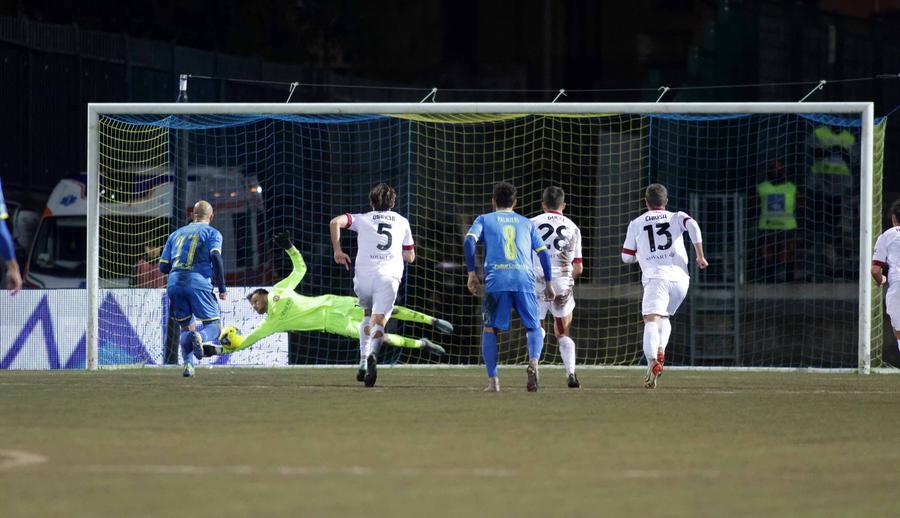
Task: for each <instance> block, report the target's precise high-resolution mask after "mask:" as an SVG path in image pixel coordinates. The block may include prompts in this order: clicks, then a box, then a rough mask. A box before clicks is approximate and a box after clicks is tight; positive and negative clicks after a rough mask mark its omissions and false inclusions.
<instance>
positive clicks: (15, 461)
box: [0, 450, 47, 470]
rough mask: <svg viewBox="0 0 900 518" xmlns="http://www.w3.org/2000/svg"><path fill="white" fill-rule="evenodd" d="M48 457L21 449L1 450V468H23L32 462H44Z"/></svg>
mask: <svg viewBox="0 0 900 518" xmlns="http://www.w3.org/2000/svg"><path fill="white" fill-rule="evenodd" d="M45 462H47V457H45V456H44V455H38V454H37V453H29V452H27V451H19V450H0V470H3V469H12V468H21V467H22V466H29V465H31V464H43V463H45Z"/></svg>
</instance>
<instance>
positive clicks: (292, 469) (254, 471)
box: [60, 464, 518, 478]
mask: <svg viewBox="0 0 900 518" xmlns="http://www.w3.org/2000/svg"><path fill="white" fill-rule="evenodd" d="M60 469H62V470H64V471H74V472H80V473H124V474H133V475H256V476H258V475H279V476H284V477H310V476H329V475H355V476H366V475H400V476H409V477H419V476H423V475H437V476H466V477H479V478H497V477H510V476H515V475H517V474H518V473H517V472H515V471H514V470H510V469H504V468H413V467H407V468H388V469H377V468H371V467H367V466H345V467H335V468H330V467H325V466H274V467H265V466H249V465H236V466H198V465H189V464H158V465H154V464H121V465H120V464H89V465H82V466H66V467H61V468H60Z"/></svg>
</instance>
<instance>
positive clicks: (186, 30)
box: [0, 0, 900, 205]
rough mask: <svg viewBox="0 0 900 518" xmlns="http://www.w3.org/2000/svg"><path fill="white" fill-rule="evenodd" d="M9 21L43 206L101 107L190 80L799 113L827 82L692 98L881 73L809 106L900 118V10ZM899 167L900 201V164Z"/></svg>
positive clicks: (7, 6)
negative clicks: (775, 108) (856, 106)
mask: <svg viewBox="0 0 900 518" xmlns="http://www.w3.org/2000/svg"><path fill="white" fill-rule="evenodd" d="M0 15H6V16H5V17H2V18H0V78H2V81H0V93H2V95H3V98H4V99H5V100H6V102H4V103H3V106H2V107H0V110H2V115H3V116H4V120H5V121H7V124H5V125H4V126H3V128H2V130H0V133H2V134H0V152H2V153H0V156H2V159H0V175H2V177H3V180H4V184H5V186H6V189H7V190H8V191H9V192H8V193H7V194H8V196H9V197H10V198H19V199H22V200H23V202H24V203H25V204H26V205H27V204H40V203H41V202H42V200H40V198H41V197H42V196H46V194H47V193H48V192H49V190H50V189H52V187H53V185H55V184H56V182H57V181H58V180H59V179H60V178H63V177H66V176H69V175H71V174H74V173H77V172H80V171H82V170H84V167H85V165H84V160H85V141H84V138H85V137H84V133H85V132H84V120H85V118H84V115H85V105H86V103H87V102H91V101H135V102H153V101H173V100H174V99H175V96H176V88H177V86H176V85H177V75H178V74H179V73H189V74H192V75H194V76H207V77H209V76H211V77H215V78H217V79H200V78H198V77H195V78H193V79H192V80H191V83H190V91H189V94H190V95H189V97H190V100H192V101H284V100H285V99H286V98H287V93H288V89H289V86H288V83H290V82H293V81H298V82H300V83H301V85H300V87H299V88H298V89H297V90H296V92H295V94H294V95H293V97H292V100H293V101H324V100H369V101H418V100H419V99H421V98H422V97H424V95H425V94H426V93H427V92H428V91H429V90H430V89H431V87H438V88H439V89H440V90H439V93H438V101H439V102H440V101H458V100H479V101H490V100H505V101H515V100H547V101H549V100H552V98H553V97H555V95H556V91H557V90H558V89H560V88H565V89H566V90H567V96H566V97H564V98H562V100H563V101H648V100H655V99H656V97H657V96H658V93H657V91H656V89H657V87H659V86H662V85H666V86H670V87H672V88H673V90H672V91H670V92H669V93H668V94H667V95H666V97H665V100H670V101H675V100H678V101H723V100H741V101H789V100H798V99H800V98H801V97H803V96H804V95H805V94H806V93H807V92H808V91H809V90H810V89H811V86H810V85H809V84H802V85H782V86H769V87H743V88H741V87H738V88H713V89H708V88H707V89H690V88H687V89H679V87H695V86H707V87H708V86H714V85H734V84H755V83H792V82H801V81H816V80H818V79H837V78H860V77H864V78H869V79H867V80H864V81H855V82H845V83H834V82H832V83H829V84H828V85H826V87H825V88H824V89H823V90H821V91H818V92H816V93H815V94H814V95H813V96H811V97H810V100H819V101H856V100H873V101H875V103H876V113H877V114H878V115H883V114H886V113H887V112H888V111H889V110H891V109H892V108H893V107H894V106H897V105H900V93H898V89H897V84H900V83H897V81H896V80H890V79H875V76H876V75H878V74H882V73H886V74H893V75H894V76H896V75H897V73H898V72H900V31H898V30H897V29H898V28H900V1H897V0H894V1H884V0H880V1H871V2H866V1H853V0H848V1H838V0H818V1H795V2H765V1H764V2H749V1H737V0H719V1H715V0H704V1H701V0H673V1H664V0H636V1H633V2H590V1H586V0H564V1H550V0H543V1H542V0H524V1H495V2H479V1H476V0H415V1H414V0H406V1H400V2H391V3H389V5H381V3H379V2H369V1H364V0H341V1H333V2H332V1H325V0H267V1H262V2H253V3H248V2H240V1H237V0H225V1H214V0H205V1H203V0H197V1H180V2H175V1H171V0H162V1H157V2H138V3H129V4H128V7H127V8H124V7H123V6H122V4H121V2H113V1H108V0H96V1H92V2H76V1H68V2H60V1H49V0H37V1H28V2H25V1H18V2H10V1H7V2H3V3H0ZM224 78H230V79H234V80H226V79H224ZM240 79H244V80H252V81H259V80H262V81H274V82H281V83H276V84H273V83H258V82H240V81H235V80H240ZM310 85H329V86H310ZM335 85H358V86H357V87H355V88H351V87H346V86H335ZM361 85H367V86H369V87H371V86H385V87H387V86H405V87H409V88H410V89H408V90H407V89H392V88H362V87H361ZM416 87H417V88H416ZM608 89H619V90H618V91H608ZM486 90H493V91H486ZM496 90H518V91H515V92H511V91H496ZM522 90H532V91H522ZM534 90H538V91H534ZM585 90H589V91H585ZM596 90H604V91H596ZM888 131H889V135H888V139H889V141H892V139H893V138H895V137H894V135H897V136H900V134H898V133H897V132H898V131H900V126H896V125H893V126H892V125H889V128H888ZM885 165H886V168H885V171H886V175H885V178H886V179H887V183H886V185H885V188H886V191H888V193H891V192H895V191H900V175H893V174H890V173H891V172H892V171H896V170H897V169H898V167H900V162H898V158H897V157H895V156H894V154H891V153H888V155H887V157H886V159H885ZM32 198H33V199H32Z"/></svg>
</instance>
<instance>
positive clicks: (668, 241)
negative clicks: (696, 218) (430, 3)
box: [622, 209, 701, 283]
mask: <svg viewBox="0 0 900 518" xmlns="http://www.w3.org/2000/svg"><path fill="white" fill-rule="evenodd" d="M689 221H692V220H691V217H690V216H688V215H687V214H685V213H684V212H669V211H667V210H662V209H654V210H648V211H647V212H645V213H643V214H641V215H640V216H638V217H637V218H635V219H634V220H633V221H632V222H631V223H630V224H629V225H628V234H626V236H625V244H624V245H622V255H623V256H625V255H633V256H637V260H638V263H639V264H640V265H641V272H643V274H644V275H643V281H644V283H646V281H647V279H663V280H667V281H686V280H689V279H690V276H689V275H688V269H687V265H688V256H687V250H685V248H684V238H683V236H684V232H685V230H688V222H689ZM691 226H692V227H694V228H695V229H696V235H695V236H694V235H692V239H693V238H694V237H696V239H693V240H694V241H695V242H697V243H700V242H701V238H700V228H699V227H698V226H697V224H696V222H693V224H692V225H691Z"/></svg>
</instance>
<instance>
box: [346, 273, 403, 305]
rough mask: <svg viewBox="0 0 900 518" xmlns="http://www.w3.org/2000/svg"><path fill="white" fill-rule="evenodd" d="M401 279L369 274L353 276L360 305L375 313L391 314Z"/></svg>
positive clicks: (354, 287)
mask: <svg viewBox="0 0 900 518" xmlns="http://www.w3.org/2000/svg"><path fill="white" fill-rule="evenodd" d="M398 289H400V279H398V278H396V277H381V276H377V275H368V276H365V277H363V278H362V279H358V278H356V277H354V278H353V291H354V292H356V296H357V297H358V298H359V307H361V308H363V309H369V310H371V311H372V314H373V315H390V314H391V312H392V311H393V310H394V301H395V300H397V290H398Z"/></svg>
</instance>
